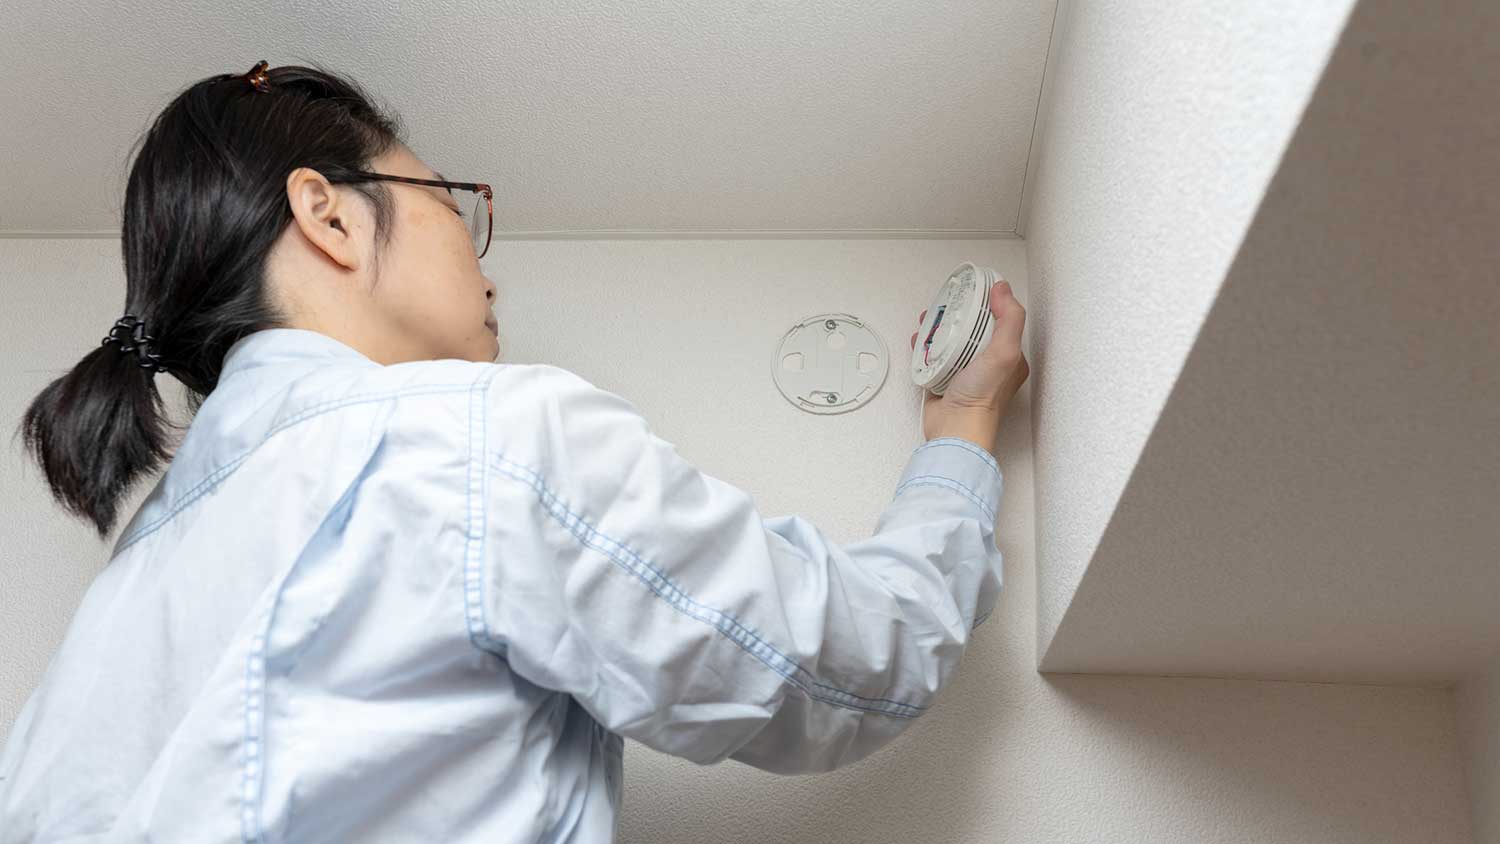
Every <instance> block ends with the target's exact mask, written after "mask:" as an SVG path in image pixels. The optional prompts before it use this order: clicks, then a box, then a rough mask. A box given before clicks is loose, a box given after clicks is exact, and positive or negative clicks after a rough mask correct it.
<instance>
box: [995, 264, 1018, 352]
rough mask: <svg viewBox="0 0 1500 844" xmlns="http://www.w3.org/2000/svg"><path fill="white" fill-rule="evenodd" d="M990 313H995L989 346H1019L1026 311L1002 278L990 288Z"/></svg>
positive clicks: (1008, 284) (1008, 283)
mask: <svg viewBox="0 0 1500 844" xmlns="http://www.w3.org/2000/svg"><path fill="white" fill-rule="evenodd" d="M990 313H992V314H994V315H995V329H994V332H993V334H992V335H991V336H990V346H991V347H996V346H998V347H1001V348H1004V347H1010V346H1019V345H1020V344H1021V330H1022V329H1023V328H1024V327H1025V326H1026V311H1025V309H1023V308H1022V307H1021V303H1020V302H1018V301H1016V297H1015V295H1014V294H1013V293H1012V292H1011V289H1010V282H1008V281H1005V280H1003V279H1002V280H1000V281H997V282H995V286H993V287H991V288H990Z"/></svg>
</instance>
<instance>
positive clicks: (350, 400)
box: [111, 384, 470, 556]
mask: <svg viewBox="0 0 1500 844" xmlns="http://www.w3.org/2000/svg"><path fill="white" fill-rule="evenodd" d="M467 389H470V388H469V387H468V386H465V385H462V384H455V385H445V386H442V387H431V386H422V387H407V388H404V389H400V390H388V391H386V392H382V393H366V394H360V395H354V396H343V397H341V398H338V399H330V400H328V401H326V402H320V403H318V404H315V405H312V406H311V407H307V408H304V409H303V410H301V411H300V412H298V413H296V414H295V415H293V416H290V417H288V418H287V419H284V420H282V421H281V422H280V423H278V424H277V425H275V426H273V427H272V428H271V429H270V430H269V431H267V432H266V434H265V436H263V437H261V439H260V442H258V443H256V444H255V445H253V446H251V447H249V448H247V449H245V450H244V451H242V452H240V453H239V454H238V455H236V456H235V458H234V459H233V460H230V461H229V462H227V463H225V464H224V465H222V466H220V467H219V468H217V469H215V470H213V471H212V472H209V473H208V474H207V475H205V476H204V477H203V479H202V480H200V481H199V482H198V483H196V484H194V485H193V486H192V487H191V488H189V489H188V490H187V491H186V492H184V493H182V497H181V498H180V499H179V500H178V501H177V502H176V503H175V504H173V505H172V506H171V507H169V508H168V509H167V512H165V513H163V514H161V515H160V516H157V517H156V518H155V519H153V520H152V521H150V522H148V523H146V524H144V525H141V526H140V527H139V528H137V529H136V530H135V531H133V532H132V533H131V534H130V535H129V536H128V537H125V538H123V539H121V540H120V543H119V545H118V546H117V547H116V548H115V550H114V554H112V555H111V556H114V555H118V554H120V553H121V552H123V551H124V550H125V549H127V548H129V547H130V546H132V545H134V544H135V543H137V542H139V541H141V540H142V539H145V538H146V537H147V536H149V535H150V534H152V533H154V532H156V531H157V530H158V529H160V528H161V527H162V525H165V524H166V523H167V522H169V521H171V520H172V519H173V517H175V516H176V515H177V514H178V513H181V512H182V511H183V510H185V509H187V507H188V506H189V505H191V504H192V503H193V502H194V501H197V500H198V499H199V498H201V497H202V496H203V495H204V493H207V492H208V491H209V490H211V489H213V488H214V486H216V485H217V484H218V483H219V482H220V481H222V480H224V479H225V478H227V477H229V476H230V475H232V474H234V471H235V470H236V469H238V468H239V467H240V465H241V464H243V463H244V462H245V461H246V460H247V459H249V457H250V455H252V454H254V453H255V452H256V451H257V450H258V449H259V448H260V447H261V446H263V445H265V444H266V442H268V441H269V440H270V439H271V437H274V436H276V435H277V434H279V433H281V432H282V431H285V430H287V429H289V428H294V427H296V426H297V425H300V424H301V423H303V422H306V421H308V420H309V419H313V418H316V417H318V416H322V415H323V414H325V413H330V412H332V411H335V410H339V409H340V408H344V407H349V406H350V405H355V404H368V403H370V402H378V401H386V400H388V399H399V398H405V397H407V396H417V395H431V394H438V393H456V392H459V391H461V390H467Z"/></svg>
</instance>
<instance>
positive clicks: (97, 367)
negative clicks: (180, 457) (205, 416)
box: [21, 345, 173, 539]
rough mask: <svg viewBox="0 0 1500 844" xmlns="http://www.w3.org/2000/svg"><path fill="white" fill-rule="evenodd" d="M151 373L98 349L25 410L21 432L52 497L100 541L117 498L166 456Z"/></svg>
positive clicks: (165, 430)
mask: <svg viewBox="0 0 1500 844" xmlns="http://www.w3.org/2000/svg"><path fill="white" fill-rule="evenodd" d="M155 376H156V373H155V371H154V370H152V369H148V368H145V367H142V366H141V365H140V364H139V363H137V362H136V359H135V356H134V355H125V354H121V352H120V351H119V350H118V349H116V348H114V347H113V346H104V345H100V346H96V347H94V349H93V351H91V352H89V353H88V354H87V355H84V357H83V360H81V361H79V362H78V365H76V366H74V367H73V369H72V371H70V372H68V374H66V375H64V376H63V377H61V378H58V379H57V380H55V381H53V382H52V383H51V384H48V385H47V387H46V388H45V389H44V390H42V392H41V394H40V395H38V396H37V397H36V399H35V400H33V401H32V403H31V406H30V407H28V408H27V409H26V415H25V416H24V417H23V418H22V420H21V432H22V435H23V437H24V439H25V443H26V447H27V449H28V450H29V451H30V452H31V453H32V455H33V456H34V457H35V458H36V460H37V462H38V463H40V464H41V467H42V472H43V473H44V475H45V476H46V479H47V484H48V486H50V487H51V488H52V494H53V497H54V498H56V499H57V501H58V503H60V504H61V505H62V506H63V508H64V509H66V510H67V511H68V512H69V513H72V514H73V515H75V516H81V517H83V518H85V519H88V520H89V521H90V522H92V523H93V524H94V527H95V529H96V530H97V531H98V533H99V538H100V539H103V538H104V537H105V536H107V535H108V534H109V531H110V529H111V527H113V525H114V522H115V517H116V508H117V507H118V504H119V499H120V496H121V495H122V494H123V493H124V492H125V490H126V489H127V488H128V487H129V486H130V484H131V482H132V481H133V480H134V479H135V478H136V477H138V476H139V475H142V474H145V473H147V472H150V471H151V470H153V469H155V468H156V467H157V465H159V464H160V462H161V461H163V460H165V459H167V458H168V457H170V456H171V452H170V449H169V444H168V441H167V438H168V435H169V433H170V429H171V428H172V427H173V426H172V425H171V423H170V422H169V421H168V420H167V418H166V416H165V413H164V407H163V402H162V397H161V393H160V392H159V391H158V390H157V387H156V382H155Z"/></svg>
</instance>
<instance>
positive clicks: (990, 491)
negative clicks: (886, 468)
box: [896, 437, 1003, 525]
mask: <svg viewBox="0 0 1500 844" xmlns="http://www.w3.org/2000/svg"><path fill="white" fill-rule="evenodd" d="M913 486H940V487H946V488H948V489H951V490H953V491H954V492H957V493H959V494H960V495H963V496H964V497H966V498H968V499H969V500H970V501H971V502H972V503H973V504H974V506H975V507H977V508H979V510H980V512H982V513H983V514H984V516H985V517H986V518H987V519H989V524H990V525H993V524H994V523H995V518H996V515H997V513H998V510H999V507H1000V493H1001V490H1002V488H1003V482H1002V478H1001V475H1000V464H999V463H998V462H997V461H996V460H995V457H994V455H992V454H990V453H989V452H988V451H986V450H985V449H984V448H983V447H982V446H980V445H979V444H977V443H973V442H970V441H968V440H966V439H963V438H962V437H938V438H936V439H931V440H928V441H927V442H925V443H923V444H922V445H919V446H917V448H916V449H915V450H914V451H912V454H911V459H909V460H908V461H907V463H906V469H905V470H904V471H903V472H902V473H901V480H900V482H899V483H897V485H896V495H900V494H901V493H902V492H904V491H906V489H907V488H909V487H913Z"/></svg>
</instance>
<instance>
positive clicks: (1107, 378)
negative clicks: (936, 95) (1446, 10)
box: [1024, 0, 1352, 659]
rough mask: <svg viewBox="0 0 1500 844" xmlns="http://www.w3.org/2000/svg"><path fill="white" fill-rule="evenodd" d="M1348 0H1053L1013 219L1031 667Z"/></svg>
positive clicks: (1093, 543)
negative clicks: (1034, 516)
mask: <svg viewBox="0 0 1500 844" xmlns="http://www.w3.org/2000/svg"><path fill="white" fill-rule="evenodd" d="M1351 6H1352V0H1335V1H1334V2H1321V3H1307V2H1302V0H1275V2H1263V3H1243V2H1238V0H1214V2H1202V3H1170V4H1168V3H1118V2H1115V3H1106V2H1090V3H1080V2H1068V0H1065V1H1064V2H1062V3H1060V4H1059V8H1058V19H1057V22H1056V24H1055V27H1054V30H1053V37H1052V50H1051V53H1050V56H1049V68H1048V71H1047V74H1046V81H1045V87H1044V93H1043V103H1042V123H1041V126H1042V130H1041V132H1040V135H1039V137H1038V138H1037V140H1036V142H1035V143H1034V146H1033V149H1034V153H1033V158H1034V160H1035V170H1036V172H1035V174H1034V176H1033V177H1032V178H1030V179H1028V182H1027V188H1026V192H1027V194H1028V200H1027V206H1028V208H1027V211H1026V222H1025V226H1024V233H1025V236H1026V239H1027V249H1028V253H1029V255H1030V260H1031V265H1032V274H1033V277H1034V279H1035V283H1034V284H1033V285H1032V287H1033V289H1034V291H1035V295H1034V297H1033V299H1032V302H1031V307H1032V313H1033V314H1035V315H1036V317H1037V332H1036V334H1035V336H1034V337H1033V343H1034V344H1035V346H1034V348H1035V350H1036V356H1035V361H1034V362H1035V363H1036V364H1037V366H1036V367H1034V370H1035V372H1036V382H1035V384H1034V385H1033V389H1034V390H1035V413H1036V416H1035V420H1037V422H1038V424H1037V426H1036V430H1037V439H1036V460H1037V503H1038V507H1037V512H1038V522H1037V533H1038V540H1039V541H1038V548H1039V549H1040V553H1041V557H1040V559H1039V561H1038V568H1039V572H1040V577H1041V588H1040V594H1041V605H1040V608H1039V613H1038V625H1039V627H1038V642H1037V644H1038V654H1037V655H1038V658H1039V659H1040V657H1041V655H1042V654H1043V653H1044V652H1045V651H1046V649H1047V647H1048V646H1049V644H1050V643H1051V640H1052V637H1053V635H1054V633H1055V632H1056V630H1057V627H1058V624H1059V622H1060V621H1061V619H1062V616H1063V613H1064V611H1065V610H1066V609H1067V607H1068V605H1069V602H1070V601H1071V600H1072V598H1073V594H1074V590H1075V589H1076V588H1077V586H1078V583H1079V581H1080V579H1081V578H1082V576H1083V572H1084V570H1085V569H1086V568H1087V567H1088V564H1089V561H1090V560H1091V559H1092V558H1093V555H1094V550H1095V548H1096V546H1097V544H1098V542H1099V539H1100V537H1101V536H1102V534H1103V532H1104V529H1105V526H1106V524H1107V523H1108V520H1109V517H1110V514H1111V513H1113V512H1114V510H1115V506H1116V503H1117V501H1118V499H1119V496H1120V493H1121V491H1122V490H1123V489H1124V487H1125V482H1126V480H1127V479H1128V478H1129V477H1130V473H1131V471H1132V469H1133V468H1134V466H1135V463H1136V460H1137V458H1138V457H1139V455H1140V453H1141V449H1142V447H1143V445H1144V444H1145V442H1146V438H1147V436H1148V435H1149V434H1150V432H1151V429H1152V426H1153V424H1154V423H1155V420H1156V418H1157V415H1158V414H1159V413H1160V411H1161V408H1162V406H1163V404H1164V403H1165V402H1166V399H1167V395H1168V393H1169V392H1170V391H1171V388H1172V386H1173V383H1174V382H1175V381H1176V378H1177V375H1178V372H1179V371H1180V369H1181V367H1182V363H1183V360H1184V358H1185V357H1186V355H1187V352H1188V350H1189V349H1190V348H1191V347H1192V345H1193V342H1194V340H1195V338H1196V336H1197V333H1198V329H1199V327H1200V325H1201V324H1202V322H1203V319H1204V316H1205V315H1206V313H1207V311H1208V308H1209V306H1210V305H1211V304H1212V303H1213V301H1214V298H1215V296H1217V295H1218V291H1219V285H1220V282H1221V281H1222V280H1223V278H1224V274H1225V271H1226V270H1227V269H1228V267H1229V263H1230V260H1231V259H1232V258H1233V256H1234V254H1235V250H1236V249H1237V248H1238V246H1239V243H1240V239H1241V237H1242V236H1243V235H1244V232H1245V230H1246V227H1247V226H1248V225H1249V223H1250V220H1251V217H1252V215H1253V214H1254V212H1255V209H1256V205H1257V203H1258V202H1259V200H1260V197H1261V195H1262V194H1263V193H1264V191H1265V187H1266V184H1267V182H1268V181H1269V179H1270V178H1271V175H1272V173H1274V172H1275V169H1276V164H1277V161H1278V159H1279V157H1280V155H1281V152H1282V150H1283V149H1284V148H1285V146H1286V143H1287V140H1288V138H1289V137H1290V136H1291V133H1292V130H1294V129H1295V128H1296V126H1297V123H1298V120H1299V118H1300V116H1301V111H1302V109H1303V107H1304V105H1305V104H1306V102H1307V99H1308V96H1309V94H1310V93H1311V91H1312V89H1313V86H1314V84H1315V83H1316V82H1317V80H1318V76H1319V74H1320V73H1321V71H1322V69H1323V65H1324V62H1325V60H1326V59H1327V57H1328V54H1329V51H1330V50H1331V48H1332V46H1333V44H1334V42H1335V41H1336V39H1337V37H1338V34H1339V31H1340V28H1341V27H1342V26H1343V23H1344V20H1345V18H1346V17H1347V15H1348V12H1349V9H1350V7H1351Z"/></svg>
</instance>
